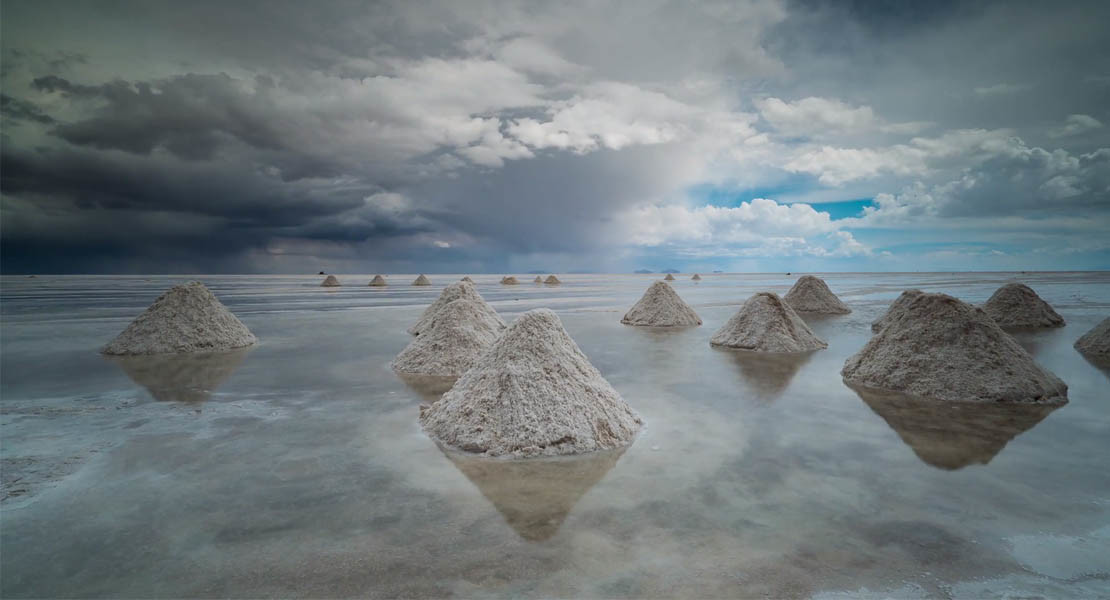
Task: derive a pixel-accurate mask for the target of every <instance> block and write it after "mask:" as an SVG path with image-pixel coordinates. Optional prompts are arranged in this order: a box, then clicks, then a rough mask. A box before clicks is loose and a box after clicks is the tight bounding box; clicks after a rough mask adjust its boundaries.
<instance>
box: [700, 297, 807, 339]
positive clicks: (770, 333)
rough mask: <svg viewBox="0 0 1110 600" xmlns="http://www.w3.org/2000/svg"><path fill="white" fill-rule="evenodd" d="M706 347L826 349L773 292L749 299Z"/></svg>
mask: <svg viewBox="0 0 1110 600" xmlns="http://www.w3.org/2000/svg"><path fill="white" fill-rule="evenodd" d="M709 343H710V344H712V345H714V346H726V347H729V348H737V349H740V350H752V351H755V352H808V351H810V350H820V349H821V348H828V346H829V345H828V344H826V343H825V342H823V341H821V340H820V339H818V338H817V336H816V335H814V333H813V331H812V330H811V329H810V328H809V325H806V322H805V321H803V320H802V318H801V317H799V316H798V314H797V313H795V312H794V310H793V309H791V308H790V306H789V305H788V304H786V303H785V302H783V300H782V298H779V296H778V294H775V293H772V292H759V293H758V294H755V295H753V296H752V297H751V298H748V301H747V302H745V303H744V306H742V307H740V310H739V311H738V312H737V313H736V314H735V315H733V316H732V318H731V319H729V320H728V323H725V325H724V327H721V328H720V329H719V330H718V331H717V333H715V334H713V337H712V339H710V340H709Z"/></svg>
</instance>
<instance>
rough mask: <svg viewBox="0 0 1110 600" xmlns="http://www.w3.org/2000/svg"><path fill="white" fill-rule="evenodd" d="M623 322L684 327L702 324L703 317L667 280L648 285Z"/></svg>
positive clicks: (651, 325)
mask: <svg viewBox="0 0 1110 600" xmlns="http://www.w3.org/2000/svg"><path fill="white" fill-rule="evenodd" d="M621 323H624V324H625V325H636V326H641V327H682V326H689V325H701V317H699V316H698V313H696V312H694V309H693V308H690V305H689V304H686V302H685V301H684V300H683V299H682V298H681V297H679V295H678V292H675V291H674V288H672V287H671V286H670V285H668V284H667V283H666V282H665V281H655V282H654V283H652V284H651V285H650V286H648V289H647V291H645V292H644V295H643V297H641V298H640V301H639V302H637V303H636V304H635V305H634V306H633V307H632V308H631V309H630V310H629V311H628V313H627V314H625V315H624V318H622V319H621Z"/></svg>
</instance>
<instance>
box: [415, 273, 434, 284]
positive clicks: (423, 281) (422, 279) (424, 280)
mask: <svg viewBox="0 0 1110 600" xmlns="http://www.w3.org/2000/svg"><path fill="white" fill-rule="evenodd" d="M412 284H413V285H432V282H430V281H428V278H427V277H425V276H424V274H423V273H421V274H420V276H419V277H417V278H416V279H415V280H413V282H412Z"/></svg>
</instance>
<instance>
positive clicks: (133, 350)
mask: <svg viewBox="0 0 1110 600" xmlns="http://www.w3.org/2000/svg"><path fill="white" fill-rule="evenodd" d="M257 341H258V339H257V338H255V337H254V334H252V333H251V332H250V330H249V329H247V326H246V325H243V323H242V321H240V320H239V319H237V318H236V317H235V315H233V314H231V311H229V310H228V309H227V307H226V306H224V305H223V304H221V303H220V301H219V300H218V299H216V296H214V295H212V292H210V291H209V290H208V288H206V287H204V284H203V283H201V282H199V281H193V282H190V283H187V284H184V285H176V286H174V287H172V288H170V289H169V291H167V292H166V293H164V294H162V295H161V296H159V297H158V299H157V300H155V301H154V304H151V305H150V307H149V308H147V309H146V310H145V311H144V312H143V313H142V314H141V315H139V316H138V317H135V320H134V321H132V322H131V324H130V325H128V326H127V328H126V329H124V330H123V333H120V334H119V336H117V337H116V339H114V340H112V341H111V342H110V343H109V344H108V345H107V346H104V348H103V349H102V350H101V352H103V353H104V354H169V353H179V352H219V351H223V350H233V349H235V348H245V347H247V346H250V345H252V344H254V343H255V342H257Z"/></svg>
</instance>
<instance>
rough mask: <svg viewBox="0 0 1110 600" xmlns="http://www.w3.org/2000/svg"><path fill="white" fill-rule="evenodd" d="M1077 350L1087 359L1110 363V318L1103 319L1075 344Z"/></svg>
mask: <svg viewBox="0 0 1110 600" xmlns="http://www.w3.org/2000/svg"><path fill="white" fill-rule="evenodd" d="M1075 349H1076V350H1078V351H1079V353H1080V354H1082V355H1083V356H1086V357H1087V358H1090V359H1093V360H1097V361H1100V362H1101V361H1110V318H1106V319H1103V320H1102V322H1101V323H1099V324H1098V325H1095V326H1094V328H1093V329H1091V330H1090V331H1088V332H1087V333H1084V334H1083V337H1081V338H1079V339H1078V340H1077V341H1076V342H1075Z"/></svg>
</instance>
